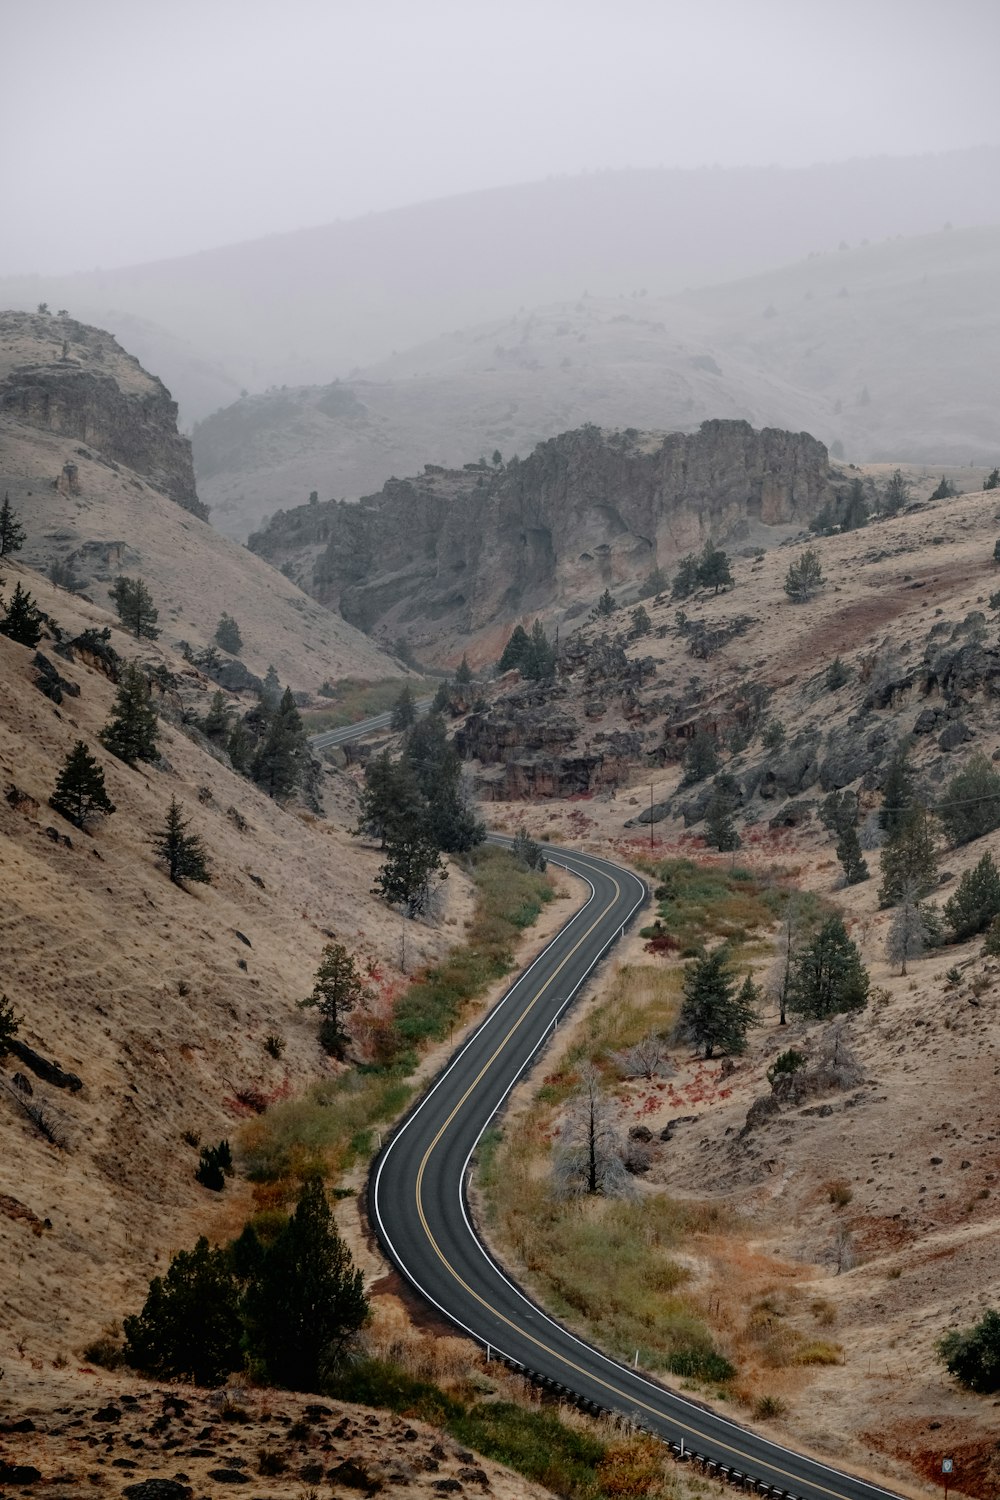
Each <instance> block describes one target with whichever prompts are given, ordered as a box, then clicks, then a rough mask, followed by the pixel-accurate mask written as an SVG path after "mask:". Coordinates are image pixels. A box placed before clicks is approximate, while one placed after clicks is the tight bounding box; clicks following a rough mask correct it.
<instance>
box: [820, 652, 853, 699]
mask: <svg viewBox="0 0 1000 1500" xmlns="http://www.w3.org/2000/svg"><path fill="white" fill-rule="evenodd" d="M850 680H851V670H850V668H849V667H846V666H845V665H844V663H843V662H842V661H841V659H840V657H839V656H835V657H834V658H833V661H832V662H831V663H830V665H829V666H828V667H827V669H826V687H827V692H830V693H835V692H836V691H837V690H838V688H842V687H843V686H844V684H845V683H847V682H850Z"/></svg>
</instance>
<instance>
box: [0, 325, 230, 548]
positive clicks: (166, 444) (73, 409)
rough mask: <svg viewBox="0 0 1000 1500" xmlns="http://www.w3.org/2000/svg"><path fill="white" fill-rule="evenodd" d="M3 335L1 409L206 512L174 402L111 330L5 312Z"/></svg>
mask: <svg viewBox="0 0 1000 1500" xmlns="http://www.w3.org/2000/svg"><path fill="white" fill-rule="evenodd" d="M0 341H2V344H3V354H2V357H0V412H3V413H4V415H6V416H9V417H13V418H15V419H16V420H18V421H20V422H23V423H25V424H26V425H27V426H29V427H36V428H40V429H42V430H44V431H48V432H52V433H58V434H60V435H61V436H63V437H71V438H76V439H78V440H79V441H80V442H82V443H87V444H89V445H91V446H92V447H94V448H98V449H100V451H101V453H102V454H103V456H104V458H105V459H106V460H108V461H110V462H117V463H122V464H127V465H128V467H129V468H130V469H132V470H134V471H135V473H137V474H141V475H142V476H143V477H144V478H146V479H148V480H149V481H150V482H151V483H152V484H154V485H155V486H156V487H157V489H160V490H162V491H163V492H164V494H167V495H169V496H170V498H171V499H172V500H176V502H177V504H178V505H181V506H183V507H184V509H185V510H189V511H191V512H192V513H193V514H194V515H196V516H200V517H201V519H202V520H205V519H206V518H207V516H208V509H207V507H206V506H204V505H203V504H202V502H201V501H200V500H199V499H198V495H197V492H196V490H195V479H194V467H193V464H192V462H191V442H190V439H188V438H186V437H182V436H181V435H180V433H179V432H178V431H177V403H176V401H174V400H172V398H171V395H170V392H169V391H168V390H167V388H166V386H165V385H164V384H163V382H162V381H161V380H158V379H157V377H156V376H155V375H150V374H149V373H148V372H147V371H146V370H144V369H143V368H142V366H141V365H140V363H139V361H138V360H137V359H136V358H134V356H133V355H131V354H127V353H126V352H125V350H124V349H123V348H122V347H121V345H120V344H119V343H118V342H117V340H116V339H114V338H113V337H112V336H111V334H110V333H105V332H104V331H103V330H101V329H99V328H90V327H88V326H87V325H86V324H84V323H78V322H77V321H76V320H75V319H74V318H70V317H66V316H57V317H50V316H48V315H45V314H38V315H35V316H31V315H28V314H24V313H4V314H2V315H0ZM42 345H45V346H49V345H51V356H50V358H49V359H48V361H47V362H42V361H40V360H39V358H38V351H39V348H40V346H42ZM95 364H97V365H99V366H102V367H103V368H101V369H97V370H95V369H94V365H95Z"/></svg>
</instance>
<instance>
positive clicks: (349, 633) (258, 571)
mask: <svg viewBox="0 0 1000 1500" xmlns="http://www.w3.org/2000/svg"><path fill="white" fill-rule="evenodd" d="M64 343H65V345H66V351H67V352H66V354H65V355H64V354H63V352H62V351H63V346H64ZM175 418H176V408H175V407H174V405H173V403H172V402H171V400H170V397H169V393H168V392H167V391H165V390H164V388H163V386H162V385H161V384H160V382H159V381H158V380H155V379H154V378H153V377H152V376H150V375H147V374H146V372H145V371H144V370H143V369H142V368H141V366H140V365H139V363H138V361H136V360H135V359H133V358H132V356H131V355H129V354H126V353H125V351H124V350H123V349H121V347H120V346H119V345H118V344H117V343H116V342H115V340H114V339H112V338H111V336H110V335H109V334H106V333H103V332H101V331H100V330H99V329H94V328H87V327H86V326H85V325H83V324H80V323H76V322H75V321H74V320H73V319H70V318H57V317H42V316H36V315H32V314H27V313H4V314H0V455H2V456H0V494H2V493H4V492H7V493H9V495H10V501H11V504H12V505H13V506H14V508H15V509H16V510H17V511H18V513H19V514H20V517H21V519H22V521H23V523H24V525H25V528H26V530H27V542H26V544H25V549H24V551H23V552H22V554H21V556H22V558H23V560H24V561H26V562H28V563H30V564H31V565H32V566H35V567H38V568H40V569H43V570H47V569H48V568H49V567H50V565H51V564H52V563H53V562H60V563H69V564H70V565H71V566H72V569H73V571H74V572H75V574H76V575H77V577H78V578H79V579H80V581H81V585H82V587H83V588H84V589H85V590H86V592H87V593H88V594H89V595H91V596H92V597H93V599H94V600H95V602H96V603H98V604H100V605H102V606H104V607H107V593H108V589H109V588H110V586H111V584H112V583H113V582H114V579H115V578H116V577H117V576H118V575H119V574H125V575H126V576H129V577H135V576H137V575H140V576H142V577H143V578H144V579H145V580H146V582H147V583H148V585H149V588H150V591H151V592H152V595H153V599H154V602H155V604H156V605H157V607H158V608H159V611H160V621H159V624H160V628H161V630H162V632H163V638H164V640H166V641H169V642H170V643H171V644H172V645H176V644H177V642H179V641H181V640H187V641H189V642H190V643H191V645H192V646H194V647H195V648H198V647H203V646H206V645H208V644H209V643H210V642H211V640H212V638H213V636H214V633H215V627H216V625H217V623H218V620H219V617H220V615H221V614H222V613H223V611H225V612H227V613H229V614H230V615H232V616H234V618H235V619H236V620H237V621H238V623H239V626H240V630H241V632H242V635H243V640H244V647H243V651H242V659H243V660H244V661H245V662H246V664H247V666H248V667H249V668H250V670H251V671H252V672H254V673H256V674H257V676H259V677H262V676H263V675H264V672H265V671H266V669H267V666H268V663H269V662H273V663H274V665H275V667H276V668H277V671H278V675H279V676H280V677H281V680H282V681H283V682H290V683H291V684H292V686H293V687H294V688H296V689H304V690H306V691H310V690H312V691H315V689H316V688H317V687H319V686H320V685H321V684H322V683H323V682H324V681H326V680H330V681H333V680H336V679H337V678H338V677H344V676H349V675H354V676H361V677H369V678H381V677H392V676H398V675H400V667H399V664H398V663H396V662H392V661H390V660H389V659H388V658H387V657H385V656H384V655H383V654H382V652H380V651H379V650H378V648H377V647H376V646H375V645H374V644H373V642H371V641H369V640H368V639H367V638H366V637H365V636H363V635H361V634H360V632H358V631H356V630H354V629H352V628H351V627H350V626H349V625H347V624H345V623H344V621H342V620H340V619H338V618H337V617H336V616H334V615H331V614H330V613H329V612H328V611H327V610H324V609H321V608H320V607H319V606H318V605H317V604H316V603H315V602H314V601H313V600H311V599H309V598H307V597H306V596H305V595H304V594H303V593H302V592H301V590H299V589H297V588H296V587H295V585H294V584H292V583H291V582H289V580H288V579H286V578H284V577H282V575H281V574H280V573H277V572H275V571H274V570H272V569H270V568H268V567H266V566H265V565H264V564H263V563H262V562H261V561H260V560H259V559H257V558H255V557H253V556H252V555H251V554H250V553H248V552H247V551H246V550H245V548H242V547H240V546H238V545H237V544H236V543H234V542H230V541H227V540H225V539H224V538H223V537H221V536H220V535H219V534H218V532H217V531H215V530H214V528H213V527H212V526H211V525H210V524H208V523H207V522H206V521H204V520H201V519H199V515H198V514H194V513H192V509H191V508H190V507H197V506H198V503H199V502H198V500H197V496H196V495H195V491H194V473H193V470H192V468H191V457H190V445H189V443H188V441H187V439H186V438H180V437H178V435H177V430H176V421H175ZM67 465H70V466H71V469H67V468H66V466H67Z"/></svg>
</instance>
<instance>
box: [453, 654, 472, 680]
mask: <svg viewBox="0 0 1000 1500" xmlns="http://www.w3.org/2000/svg"><path fill="white" fill-rule="evenodd" d="M455 681H456V683H457V684H458V686H459V687H468V685H469V683H470V682H471V681H472V668H471V667H470V666H469V659H468V657H467V656H466V655H465V654H464V653H463V655H462V660H461V661H460V662H459V664H458V666H457V667H456V668H455Z"/></svg>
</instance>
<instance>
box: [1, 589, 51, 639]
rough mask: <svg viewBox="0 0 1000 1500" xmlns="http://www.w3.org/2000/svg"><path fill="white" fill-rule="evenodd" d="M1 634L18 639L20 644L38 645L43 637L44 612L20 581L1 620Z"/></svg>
mask: <svg viewBox="0 0 1000 1500" xmlns="http://www.w3.org/2000/svg"><path fill="white" fill-rule="evenodd" d="M0 635H5V636H7V638H8V639H9V640H12V641H16V642H17V644H18V645H19V646H37V645H38V642H39V641H40V640H41V638H42V613H41V610H40V609H39V608H38V605H37V604H36V603H35V601H34V599H33V598H32V596H31V595H30V594H29V593H28V591H27V589H23V588H22V587H21V584H20V582H18V583H17V584H16V585H15V588H14V592H13V594H12V595H11V599H10V603H9V604H8V605H7V609H6V612H5V613H4V617H3V619H2V620H0Z"/></svg>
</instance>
